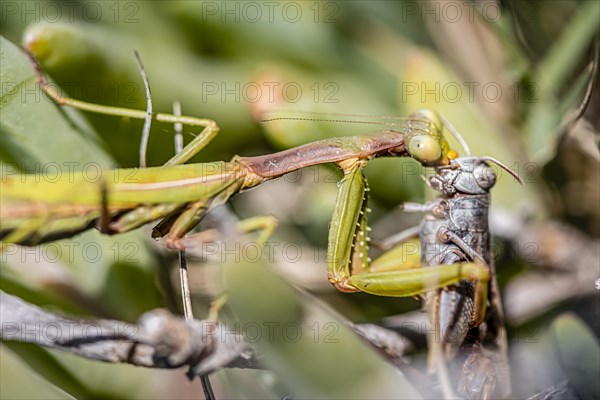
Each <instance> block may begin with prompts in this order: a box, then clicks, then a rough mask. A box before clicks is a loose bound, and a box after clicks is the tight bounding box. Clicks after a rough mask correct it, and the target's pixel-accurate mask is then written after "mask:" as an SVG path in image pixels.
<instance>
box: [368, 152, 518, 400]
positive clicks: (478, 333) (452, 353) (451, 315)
mask: <svg viewBox="0 0 600 400" xmlns="http://www.w3.org/2000/svg"><path fill="white" fill-rule="evenodd" d="M486 161H492V162H494V163H496V164H497V165H499V166H500V167H501V168H503V169H505V170H506V171H508V172H509V173H510V174H511V175H513V176H514V177H515V178H516V179H517V180H518V182H519V183H521V184H523V181H522V180H521V178H520V177H519V176H518V175H516V174H514V173H513V171H511V170H510V169H509V168H507V167H506V166H504V165H503V164H502V163H500V162H499V161H497V160H495V159H493V158H491V157H481V158H480V157H472V156H468V157H461V158H457V159H455V160H452V161H451V163H450V164H449V165H445V166H436V167H435V174H434V175H433V176H431V177H430V178H429V180H428V181H426V182H427V183H428V185H429V186H430V187H431V188H433V189H434V190H436V191H437V192H439V193H440V196H439V197H438V198H437V199H436V200H434V201H432V202H430V203H427V204H415V203H406V204H404V205H403V208H404V210H405V211H407V212H426V213H427V214H426V216H425V218H424V220H423V221H422V223H421V224H420V225H419V226H417V227H415V228H417V229H415V228H410V229H407V230H406V231H404V232H401V233H400V234H397V235H394V237H392V238H389V239H388V240H386V241H384V242H382V243H381V246H382V247H384V248H390V247H392V246H395V245H397V244H398V243H401V242H402V241H404V240H405V239H408V238H410V237H411V236H414V235H419V237H420V242H421V262H422V266H423V267H424V268H425V269H428V268H431V267H432V266H438V265H446V264H447V265H453V266H459V271H460V266H464V265H467V264H469V263H473V264H478V265H480V266H484V267H485V270H486V271H487V273H484V274H482V275H481V277H480V280H479V281H475V282H473V281H469V280H467V279H462V280H460V281H458V282H455V283H454V284H453V285H451V286H447V287H444V288H438V289H436V290H432V291H428V292H427V293H425V294H424V296H423V297H424V300H425V308H426V310H427V311H428V313H429V316H430V320H431V323H432V324H433V325H434V333H433V334H432V335H429V337H428V342H429V348H430V352H429V364H430V366H435V368H436V369H439V370H440V371H439V372H440V377H441V379H442V384H443V389H444V391H445V395H446V397H453V393H452V387H451V386H452V385H451V384H449V382H450V380H454V381H457V382H458V383H457V385H455V388H457V390H458V393H459V394H460V395H461V396H465V397H467V398H470V399H478V398H484V399H488V398H492V396H494V397H500V398H503V397H506V396H507V395H508V394H509V393H510V388H511V383H510V375H509V369H508V358H507V342H506V331H505V328H504V321H503V320H504V316H503V311H502V304H501V301H500V292H499V290H498V284H497V280H496V274H495V269H494V263H493V259H492V251H491V236H490V234H489V227H488V210H489V204H490V190H491V188H492V187H493V186H494V184H495V183H496V174H495V173H494V170H493V169H492V168H491V167H490V165H489V164H488V163H487V162H486ZM434 268H435V267H434ZM367 289H368V287H367ZM444 360H448V361H450V362H451V364H452V367H453V368H452V372H453V374H452V376H451V377H450V376H447V372H446V370H445V368H446V365H445V363H444ZM444 379H445V380H446V382H443V380H444ZM444 386H446V387H444Z"/></svg>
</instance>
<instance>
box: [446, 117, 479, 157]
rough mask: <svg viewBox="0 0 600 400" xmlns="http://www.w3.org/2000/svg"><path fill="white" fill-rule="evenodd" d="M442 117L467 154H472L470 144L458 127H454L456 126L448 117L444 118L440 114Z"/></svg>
mask: <svg viewBox="0 0 600 400" xmlns="http://www.w3.org/2000/svg"><path fill="white" fill-rule="evenodd" d="M440 119H441V120H442V122H443V123H444V125H445V126H446V129H448V131H449V132H450V133H451V134H452V136H454V138H455V139H456V140H457V141H458V143H460V145H461V147H462V148H463V150H464V151H465V154H466V155H467V156H470V155H471V149H470V148H469V145H468V144H467V142H466V140H465V139H464V138H463V137H462V135H461V134H460V133H458V131H457V130H456V128H454V126H453V125H452V124H451V123H450V121H448V120H447V119H446V118H444V117H442V116H441V115H440Z"/></svg>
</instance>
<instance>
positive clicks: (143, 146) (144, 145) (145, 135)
mask: <svg viewBox="0 0 600 400" xmlns="http://www.w3.org/2000/svg"><path fill="white" fill-rule="evenodd" d="M134 54H135V59H136V60H137V63H138V68H139V70H140V74H141V75H142V80H143V81H144V87H145V88H146V118H145V119H144V128H143V129H142V141H141V143H140V167H142V168H146V153H147V151H148V140H149V139H150V127H151V126H152V95H151V93H150V82H148V75H147V74H146V70H145V69H144V64H143V63H142V59H141V57H140V54H139V53H138V51H137V50H134Z"/></svg>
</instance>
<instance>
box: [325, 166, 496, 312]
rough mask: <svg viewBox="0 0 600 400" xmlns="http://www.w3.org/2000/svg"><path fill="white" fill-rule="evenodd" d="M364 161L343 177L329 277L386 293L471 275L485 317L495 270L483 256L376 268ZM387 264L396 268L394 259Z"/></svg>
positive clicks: (342, 285)
mask: <svg viewBox="0 0 600 400" xmlns="http://www.w3.org/2000/svg"><path fill="white" fill-rule="evenodd" d="M347 165H348V164H347ZM364 165H365V162H356V163H354V164H350V165H349V166H348V167H347V168H346V170H345V174H344V175H345V176H344V178H343V179H342V181H341V182H340V188H339V192H338V197H337V201H336V206H335V210H334V213H333V220H332V222H331V228H330V231H329V248H328V253H327V255H328V257H327V272H328V276H329V281H330V282H331V283H332V284H333V285H334V286H335V287H336V288H337V289H338V290H340V291H343V292H356V291H363V292H367V293H371V294H375V295H380V296H392V297H407V296H415V295H420V294H423V293H425V292H427V291H430V290H433V289H438V288H443V287H446V286H450V285H453V284H457V283H459V282H460V281H462V280H467V281H470V282H473V283H474V284H475V304H476V306H475V309H474V312H473V321H476V322H481V321H482V320H483V317H484V314H485V304H486V301H487V287H488V285H487V284H488V282H489V279H490V274H489V270H488V268H487V267H486V266H485V265H483V264H482V263H480V262H463V263H456V264H451V265H437V266H428V267H426V268H410V269H406V268H403V266H404V263H403V262H402V260H399V261H398V264H397V265H398V270H392V271H384V272H373V271H371V270H370V259H369V258H368V244H369V238H368V236H367V234H368V231H369V229H368V226H367V212H368V208H367V206H366V205H367V194H368V185H367V182H366V179H365V177H364V175H363V174H362V169H363V168H364ZM375 265H376V262H375ZM387 268H388V269H389V268H390V267H389V265H388V267H387Z"/></svg>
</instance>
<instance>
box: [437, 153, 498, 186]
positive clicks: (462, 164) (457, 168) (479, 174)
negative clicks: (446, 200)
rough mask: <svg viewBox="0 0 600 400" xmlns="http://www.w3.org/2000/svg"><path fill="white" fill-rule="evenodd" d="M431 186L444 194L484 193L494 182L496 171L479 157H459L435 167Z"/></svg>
mask: <svg viewBox="0 0 600 400" xmlns="http://www.w3.org/2000/svg"><path fill="white" fill-rule="evenodd" d="M429 182H430V184H431V187H432V188H433V189H435V190H438V191H440V192H442V193H444V194H446V195H452V194H455V193H464V194H486V193H488V192H489V190H490V189H491V188H492V187H493V186H494V184H495V183H496V173H495V172H494V170H493V169H492V167H490V165H489V164H488V163H487V162H485V160H484V159H483V158H479V157H460V158H457V159H455V160H453V161H452V162H451V164H450V165H447V166H441V167H437V168H436V174H435V175H434V176H433V177H431V178H430V180H429Z"/></svg>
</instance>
